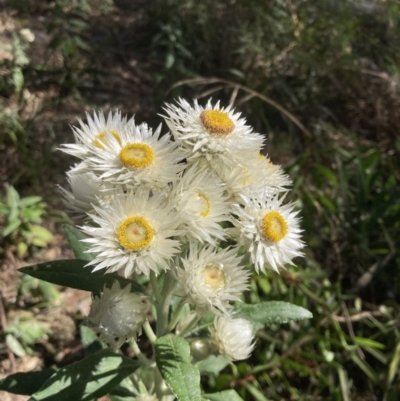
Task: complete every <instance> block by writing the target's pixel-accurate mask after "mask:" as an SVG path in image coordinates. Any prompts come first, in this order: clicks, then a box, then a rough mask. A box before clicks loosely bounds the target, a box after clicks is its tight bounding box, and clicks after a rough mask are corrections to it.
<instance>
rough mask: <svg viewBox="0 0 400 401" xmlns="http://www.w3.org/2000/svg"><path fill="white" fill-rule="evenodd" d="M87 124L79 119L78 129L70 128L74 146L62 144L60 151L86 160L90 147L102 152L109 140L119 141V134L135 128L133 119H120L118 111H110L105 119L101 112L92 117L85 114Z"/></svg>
mask: <svg viewBox="0 0 400 401" xmlns="http://www.w3.org/2000/svg"><path fill="white" fill-rule="evenodd" d="M86 118H87V124H85V123H84V122H83V121H82V120H81V119H79V120H78V121H79V125H80V127H72V129H73V131H74V136H75V141H76V143H75V144H64V145H62V148H61V150H62V151H64V152H65V153H68V154H70V155H72V156H75V157H78V158H79V159H82V160H86V158H87V157H88V156H89V154H90V153H91V152H90V147H91V146H94V147H95V148H98V149H101V150H104V149H106V148H108V146H109V138H111V137H112V138H114V140H116V141H117V142H120V141H121V133H122V132H123V131H125V130H126V129H129V127H131V126H132V127H134V126H135V121H134V118H133V117H132V118H131V119H129V120H128V118H127V116H125V117H122V115H121V112H120V111H116V112H115V113H114V114H113V113H112V112H111V111H110V112H109V113H108V116H107V118H106V117H105V116H104V113H103V112H102V111H99V112H98V113H96V112H94V113H93V117H91V116H90V115H89V114H88V113H86Z"/></svg>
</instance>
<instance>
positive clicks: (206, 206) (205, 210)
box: [197, 192, 211, 217]
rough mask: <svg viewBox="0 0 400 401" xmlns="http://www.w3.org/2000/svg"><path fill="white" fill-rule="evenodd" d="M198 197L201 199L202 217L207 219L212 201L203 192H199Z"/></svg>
mask: <svg viewBox="0 0 400 401" xmlns="http://www.w3.org/2000/svg"><path fill="white" fill-rule="evenodd" d="M197 196H198V197H199V199H200V201H201V205H202V209H201V212H200V216H201V217H207V216H208V215H209V213H210V209H211V203H210V199H209V198H208V196H207V195H205V194H203V193H202V192H197Z"/></svg>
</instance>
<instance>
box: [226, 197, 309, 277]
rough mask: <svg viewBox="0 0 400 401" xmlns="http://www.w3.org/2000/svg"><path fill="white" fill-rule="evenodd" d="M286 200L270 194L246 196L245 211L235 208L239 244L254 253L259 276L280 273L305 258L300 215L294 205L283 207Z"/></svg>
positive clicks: (252, 259)
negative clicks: (269, 272) (292, 262)
mask: <svg viewBox="0 0 400 401" xmlns="http://www.w3.org/2000/svg"><path fill="white" fill-rule="evenodd" d="M283 199H284V197H281V198H278V196H277V195H275V196H273V197H270V196H268V194H267V193H265V194H264V196H260V194H256V195H253V196H252V197H246V196H244V195H243V196H242V203H243V204H244V207H241V206H239V205H234V209H235V212H234V213H235V214H236V215H237V220H233V224H234V225H235V226H236V228H237V231H236V235H237V236H238V237H239V238H238V242H239V244H241V245H243V246H244V248H245V249H246V250H247V251H248V252H249V253H250V258H251V261H252V263H253V264H254V266H255V269H256V271H257V273H259V272H260V271H262V272H265V271H266V269H273V270H275V271H278V269H279V267H284V265H285V264H286V263H290V262H291V260H292V259H293V258H294V257H296V256H302V253H301V251H300V249H301V248H303V247H304V244H303V242H302V241H301V239H300V233H301V229H300V228H299V218H298V217H297V214H298V211H294V210H293V209H294V205H293V204H286V205H283V204H282V201H283Z"/></svg>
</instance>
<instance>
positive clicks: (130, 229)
mask: <svg viewBox="0 0 400 401" xmlns="http://www.w3.org/2000/svg"><path fill="white" fill-rule="evenodd" d="M153 238H154V228H153V227H152V226H151V225H150V224H149V222H148V221H147V220H146V219H145V218H144V217H141V216H130V217H127V218H126V219H125V220H124V221H123V222H122V223H121V224H120V225H119V227H118V229H117V239H118V242H119V243H120V245H121V246H122V247H124V248H125V249H129V250H130V251H140V250H142V249H145V248H147V247H148V246H149V245H150V243H151V241H152V240H153Z"/></svg>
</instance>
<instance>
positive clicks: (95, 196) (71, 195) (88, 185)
mask: <svg viewBox="0 0 400 401" xmlns="http://www.w3.org/2000/svg"><path fill="white" fill-rule="evenodd" d="M67 180H68V183H69V186H70V188H71V191H68V190H66V189H64V188H60V191H61V193H62V195H63V196H64V199H63V202H64V204H65V206H67V208H68V210H69V211H71V212H72V213H73V214H75V215H76V217H83V216H85V214H86V213H93V212H94V208H93V205H97V206H98V205H99V204H100V202H101V199H102V198H104V197H105V193H104V192H102V191H104V190H105V189H106V187H105V186H104V185H102V183H101V181H99V180H98V179H97V177H96V176H95V175H94V174H93V173H91V172H89V173H82V174H77V173H75V172H74V170H71V171H69V172H67Z"/></svg>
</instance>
